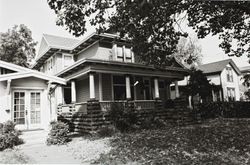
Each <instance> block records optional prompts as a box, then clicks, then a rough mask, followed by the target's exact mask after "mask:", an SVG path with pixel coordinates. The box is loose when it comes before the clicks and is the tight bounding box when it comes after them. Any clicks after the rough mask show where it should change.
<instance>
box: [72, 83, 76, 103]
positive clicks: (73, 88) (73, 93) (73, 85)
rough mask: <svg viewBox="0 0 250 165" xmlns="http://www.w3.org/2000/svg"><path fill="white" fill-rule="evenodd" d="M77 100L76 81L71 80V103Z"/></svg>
mask: <svg viewBox="0 0 250 165" xmlns="http://www.w3.org/2000/svg"><path fill="white" fill-rule="evenodd" d="M75 102H76V83H75V81H74V80H72V81H71V103H75Z"/></svg>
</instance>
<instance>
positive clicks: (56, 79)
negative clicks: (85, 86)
mask: <svg viewBox="0 0 250 165" xmlns="http://www.w3.org/2000/svg"><path fill="white" fill-rule="evenodd" d="M26 77H36V78H39V79H43V80H48V81H51V82H56V83H59V84H63V85H66V80H65V79H62V78H59V77H56V76H49V75H46V74H44V73H41V72H38V71H32V70H30V71H27V72H19V73H10V74H6V75H1V76H0V81H7V80H12V79H19V78H26Z"/></svg>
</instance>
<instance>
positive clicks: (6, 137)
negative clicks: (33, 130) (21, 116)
mask: <svg viewBox="0 0 250 165" xmlns="http://www.w3.org/2000/svg"><path fill="white" fill-rule="evenodd" d="M19 135H21V132H20V131H19V130H16V129H15V123H13V122H12V121H7V122H6V123H0V151H2V150H4V149H6V148H13V147H14V146H16V145H19V144H22V143H23V140H22V139H21V138H19Z"/></svg>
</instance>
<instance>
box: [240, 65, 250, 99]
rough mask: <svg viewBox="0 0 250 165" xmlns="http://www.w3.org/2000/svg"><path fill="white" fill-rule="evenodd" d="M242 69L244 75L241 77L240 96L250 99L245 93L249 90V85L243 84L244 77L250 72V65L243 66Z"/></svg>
mask: <svg viewBox="0 0 250 165" xmlns="http://www.w3.org/2000/svg"><path fill="white" fill-rule="evenodd" d="M240 71H241V73H242V76H241V77H240V96H241V99H242V100H243V101H249V98H247V97H246V95H245V92H246V91H248V90H249V87H247V86H245V85H243V82H244V79H243V77H244V75H246V74H250V66H245V67H241V68H240Z"/></svg>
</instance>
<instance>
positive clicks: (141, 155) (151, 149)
mask: <svg viewBox="0 0 250 165" xmlns="http://www.w3.org/2000/svg"><path fill="white" fill-rule="evenodd" d="M111 146H112V150H111V151H110V152H109V153H107V154H102V155H101V158H100V159H99V160H97V161H96V163H100V164H132V163H134V164H137V163H138V164H239V165H242V164H250V121H249V120H244V119H242V120H224V119H216V120H210V121H207V122H205V123H204V124H201V125H193V126H186V127H165V128H163V129H154V130H141V131H137V132H133V133H125V134H121V135H118V136H116V137H114V138H113V139H112V140H111Z"/></svg>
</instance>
